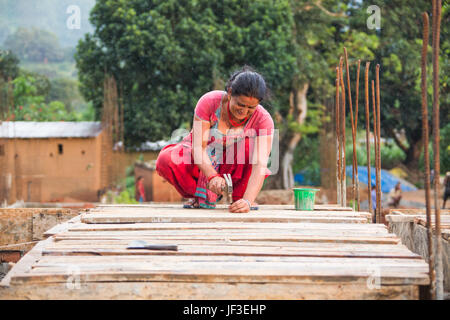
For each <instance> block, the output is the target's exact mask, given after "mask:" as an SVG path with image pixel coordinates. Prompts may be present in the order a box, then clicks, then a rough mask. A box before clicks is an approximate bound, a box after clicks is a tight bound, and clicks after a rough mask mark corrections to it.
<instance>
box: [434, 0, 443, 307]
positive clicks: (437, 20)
mask: <svg viewBox="0 0 450 320" xmlns="http://www.w3.org/2000/svg"><path fill="white" fill-rule="evenodd" d="M441 6H442V5H441V0H433V7H434V11H433V39H434V41H433V142H434V143H433V145H434V157H433V158H434V159H433V160H434V215H435V222H434V223H435V228H436V269H435V271H436V299H437V300H443V299H444V279H443V278H444V277H443V264H442V234H441V207H440V205H439V195H440V181H439V177H440V171H441V169H440V155H439V140H440V137H439V47H440V45H439V43H440V39H439V38H440V29H441Z"/></svg>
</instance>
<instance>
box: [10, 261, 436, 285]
mask: <svg viewBox="0 0 450 320" xmlns="http://www.w3.org/2000/svg"><path fill="white" fill-rule="evenodd" d="M240 266H242V264H238V263H235V264H233V263H222V264H221V265H219V266H215V267H214V266H213V265H212V264H211V263H209V264H205V265H204V268H201V267H200V266H199V265H195V266H194V267H195V269H194V268H192V269H191V268H188V267H185V268H183V269H172V268H170V267H172V266H164V265H162V266H160V267H159V268H158V267H155V266H151V265H150V264H145V265H142V267H143V268H144V267H145V269H144V270H138V268H137V267H135V268H134V271H131V270H130V271H128V270H127V271H120V270H122V269H123V268H124V266H123V265H121V266H117V268H116V270H113V269H114V268H113V266H112V265H109V266H106V267H107V268H104V267H102V266H99V265H94V266H93V268H92V269H91V270H90V271H87V270H84V269H81V268H80V274H79V279H80V281H81V282H109V281H114V282H123V281H125V282H138V281H145V282H161V281H168V282H178V281H181V282H196V283H198V282H203V283H205V282H238V283H239V282H240V283H242V282H244V283H258V282H265V283H304V282H307V283H308V282H309V283H314V282H327V281H330V282H337V281H339V282H344V283H345V282H357V281H359V282H367V279H368V278H370V277H373V274H371V272H373V271H372V270H373V269H371V268H368V267H367V266H363V267H360V268H357V267H353V268H351V269H350V268H349V266H346V267H342V268H336V269H334V270H322V269H321V268H319V267H317V266H314V267H316V268H315V269H314V270H305V269H303V270H302V269H301V268H300V266H299V265H295V264H290V265H289V266H284V267H283V268H282V269H280V270H271V272H267V271H266V270H265V268H261V267H262V266H261V263H258V264H254V263H250V264H247V267H252V268H253V269H251V270H249V269H248V268H240ZM168 267H169V270H168V269H167V268H168ZM224 267H225V269H224ZM264 267H265V266H264ZM271 267H272V268H277V267H278V265H275V264H273V265H272V266H271ZM74 268H76V267H74V266H66V267H65V268H62V269H61V270H60V272H59V273H55V270H47V271H48V272H50V273H46V272H44V270H39V273H38V272H35V273H30V274H19V275H16V276H14V277H13V278H12V279H11V285H24V284H33V283H48V282H50V283H57V282H67V281H68V280H69V281H70V279H71V278H73V270H74ZM95 268H97V270H95ZM130 268H132V266H130ZM391 268H392V267H391ZM404 268H405V267H398V268H395V270H390V271H385V270H384V269H381V270H380V276H379V277H378V279H380V280H379V281H380V283H381V284H382V285H411V284H414V285H428V284H429V279H428V274H427V272H426V267H424V268H417V269H415V270H411V271H410V272H408V275H405V272H404ZM408 268H411V267H408ZM105 269H109V270H111V271H105ZM68 270H72V271H68Z"/></svg>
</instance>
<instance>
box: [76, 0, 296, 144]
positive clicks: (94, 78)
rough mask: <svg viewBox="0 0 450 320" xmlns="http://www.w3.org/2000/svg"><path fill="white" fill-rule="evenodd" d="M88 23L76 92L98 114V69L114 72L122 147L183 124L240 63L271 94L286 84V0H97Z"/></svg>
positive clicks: (290, 61)
mask: <svg viewBox="0 0 450 320" xmlns="http://www.w3.org/2000/svg"><path fill="white" fill-rule="evenodd" d="M91 22H92V23H93V25H94V26H95V28H96V30H95V32H94V34H93V35H86V36H85V38H84V39H83V40H82V41H80V43H79V45H78V47H77V53H76V62H77V67H78V70H79V80H80V83H81V84H82V87H81V92H82V94H83V95H84V97H85V98H86V99H87V100H89V101H92V102H93V104H94V107H95V108H96V114H97V117H99V115H100V110H101V106H102V99H103V79H104V72H105V70H106V71H107V72H108V73H110V74H113V75H114V76H115V78H116V79H117V80H118V83H119V87H123V93H124V97H125V101H124V104H125V115H124V116H125V133H126V134H125V137H126V141H125V144H126V145H127V146H128V147H132V146H134V145H139V144H140V143H141V142H142V141H146V140H147V139H148V137H152V139H161V138H167V137H169V135H170V133H171V132H172V131H173V130H174V129H176V128H178V127H180V125H181V124H183V123H186V122H188V123H190V122H191V121H192V113H193V109H194V106H195V104H196V103H197V101H198V99H199V98H200V97H201V96H202V95H203V94H204V93H205V92H207V91H209V90H211V89H213V84H214V82H216V81H222V82H223V81H224V80H225V79H227V78H228V75H229V73H230V72H231V71H232V70H233V69H235V68H237V67H240V66H242V65H244V64H250V65H253V66H254V67H255V68H256V69H257V70H259V71H260V72H261V73H262V74H263V75H264V76H265V77H266V79H267V81H268V83H269V84H271V85H272V91H273V92H276V93H278V92H281V91H282V89H283V88H284V91H286V90H285V89H286V88H288V87H289V86H290V75H291V73H292V70H293V68H294V67H295V59H294V55H293V53H292V50H293V47H292V44H291V38H292V36H291V32H292V26H293V19H292V15H291V11H290V10H289V3H288V1H285V0H283V1H276V2H274V1H268V0H258V1H250V0H245V1H239V2H237V1H235V0H225V1H220V2H211V1H207V0H198V1H193V0H189V1H188V0H183V1H175V0H158V1H152V2H144V1H140V0H130V1H127V2H125V1H99V2H97V3H96V5H95V7H94V9H93V10H92V12H91ZM278 96H279V95H277V97H278ZM286 97H287V95H286V93H285V96H284V101H287V98H286ZM277 101H279V100H278V99H277ZM277 101H274V102H273V103H274V104H276V103H278V102H277ZM169 106H170V107H169Z"/></svg>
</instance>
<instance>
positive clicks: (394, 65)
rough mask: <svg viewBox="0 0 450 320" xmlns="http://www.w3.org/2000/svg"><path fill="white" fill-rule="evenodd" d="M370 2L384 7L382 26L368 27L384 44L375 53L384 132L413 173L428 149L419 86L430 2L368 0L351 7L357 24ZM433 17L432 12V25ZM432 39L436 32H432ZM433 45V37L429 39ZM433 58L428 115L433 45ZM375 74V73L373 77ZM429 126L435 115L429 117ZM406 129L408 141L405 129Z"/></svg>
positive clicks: (449, 45)
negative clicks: (424, 135) (424, 144)
mask: <svg viewBox="0 0 450 320" xmlns="http://www.w3.org/2000/svg"><path fill="white" fill-rule="evenodd" d="M369 5H378V6H379V7H380V8H381V10H382V11H381V18H382V20H381V30H378V31H375V30H374V31H368V33H375V32H376V34H377V36H378V37H379V39H380V45H379V46H378V47H377V48H376V50H375V51H374V53H375V57H376V61H379V63H380V64H381V70H380V86H381V134H382V135H383V136H387V137H391V138H393V139H394V140H395V142H396V144H397V145H398V146H399V147H400V148H401V149H402V150H403V152H405V154H406V157H405V160H404V164H405V165H406V167H407V168H408V169H410V171H411V172H417V171H418V170H419V158H420V154H421V153H422V150H423V142H422V130H421V128H422V123H421V118H422V115H421V108H420V105H421V90H420V74H421V71H420V61H421V48H422V36H423V35H422V28H423V21H422V12H425V11H427V12H428V13H429V14H430V13H431V2H429V1H424V0H421V1H415V2H414V5H405V3H404V1H401V0H392V1H391V0H389V1H382V0H376V1H372V0H370V1H363V2H362V3H361V4H360V5H358V6H357V7H356V8H354V9H353V10H352V23H353V26H354V27H356V28H363V27H364V26H365V24H366V16H364V12H365V9H366V8H367V7H368V6H369ZM448 8H449V6H448V4H447V5H444V8H443V11H442V23H441V30H442V31H441V40H440V41H441V55H440V69H441V72H440V82H441V88H442V89H441V108H440V111H441V119H444V121H442V120H441V126H444V125H445V124H446V123H447V122H448V120H449V118H448V115H449V114H450V110H449V99H450V94H449V91H448V90H445V88H448V85H449V83H450V81H449V78H448V71H449V68H450V65H449V60H448V56H449V55H448V53H449V50H450V41H449V37H448V34H449V30H450V29H449V24H448V23H445V22H444V21H448V17H449V12H448ZM431 19H432V16H431V15H430V24H431ZM430 37H431V30H430ZM430 43H431V39H430ZM429 50H430V54H429V61H428V68H427V71H428V102H429V114H430V115H431V114H432V113H431V112H432V101H433V99H432V85H431V83H432V82H431V75H432V65H431V46H430V49H429ZM372 78H373V77H372ZM429 126H430V128H432V126H431V116H430V124H429ZM402 131H403V132H404V137H405V138H404V139H403V138H402V134H401V132H402Z"/></svg>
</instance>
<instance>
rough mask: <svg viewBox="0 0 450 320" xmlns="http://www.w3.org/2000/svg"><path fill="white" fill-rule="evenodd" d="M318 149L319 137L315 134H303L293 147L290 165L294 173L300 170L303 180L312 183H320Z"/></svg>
mask: <svg viewBox="0 0 450 320" xmlns="http://www.w3.org/2000/svg"><path fill="white" fill-rule="evenodd" d="M319 151H320V149H319V137H318V135H317V134H315V135H307V136H304V137H303V138H302V139H301V140H300V142H299V143H298V145H297V147H296V148H295V152H294V154H295V155H299V156H298V157H295V158H294V163H293V166H292V169H293V172H294V175H295V174H296V173H298V172H300V171H302V173H303V175H304V178H305V181H307V182H310V184H312V185H316V186H318V185H320V173H321V169H320V152H319Z"/></svg>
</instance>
